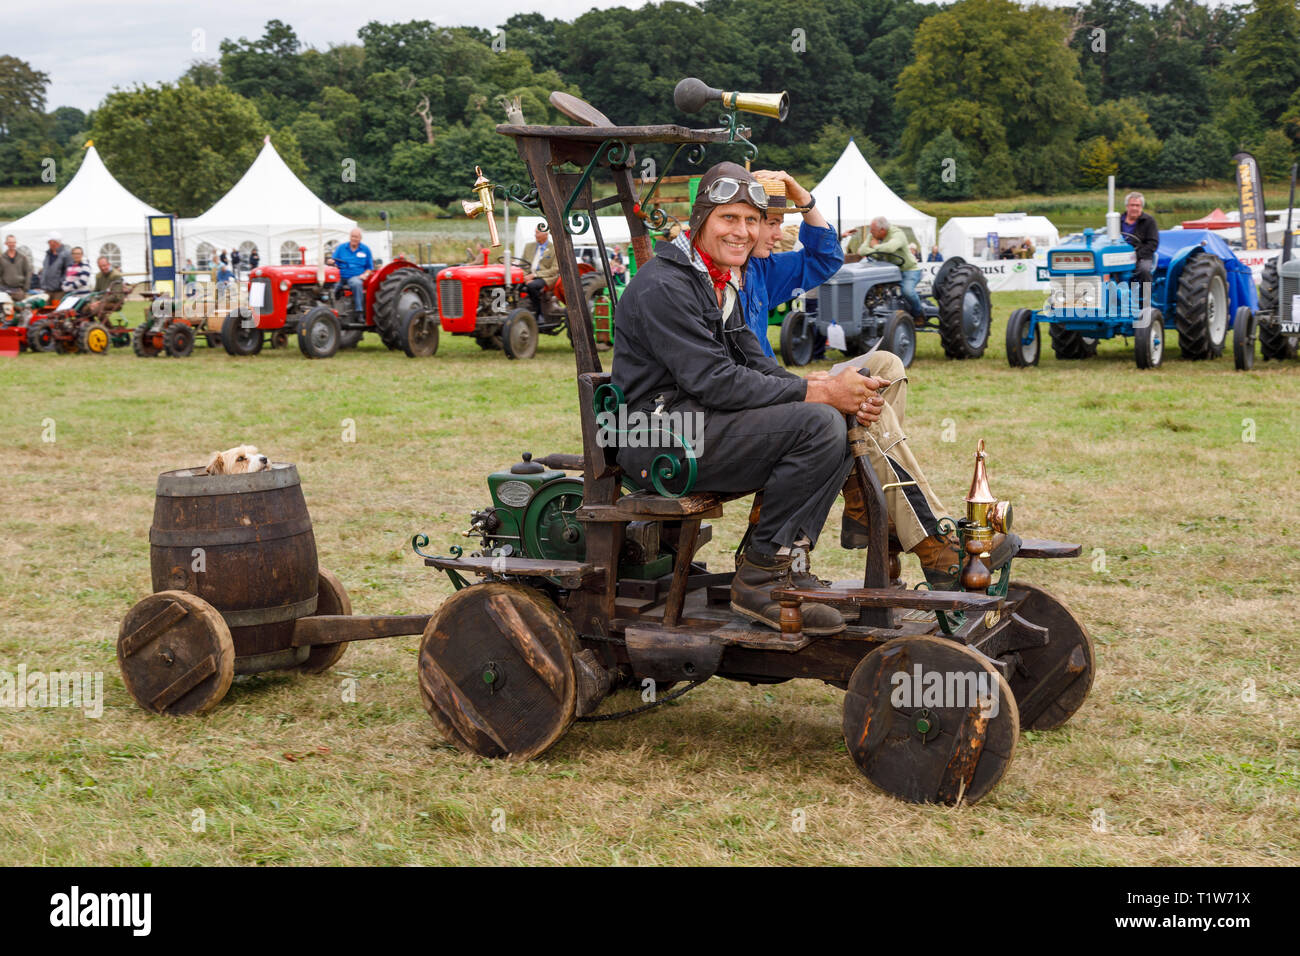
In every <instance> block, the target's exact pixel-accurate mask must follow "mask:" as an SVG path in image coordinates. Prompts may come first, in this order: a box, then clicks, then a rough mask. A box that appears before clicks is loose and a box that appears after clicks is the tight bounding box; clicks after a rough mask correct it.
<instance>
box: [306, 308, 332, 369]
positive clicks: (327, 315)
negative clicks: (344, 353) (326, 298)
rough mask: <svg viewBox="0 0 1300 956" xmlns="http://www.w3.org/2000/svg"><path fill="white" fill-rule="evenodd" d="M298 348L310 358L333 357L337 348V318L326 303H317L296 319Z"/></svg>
mask: <svg viewBox="0 0 1300 956" xmlns="http://www.w3.org/2000/svg"><path fill="white" fill-rule="evenodd" d="M298 350H299V351H300V352H302V354H303V355H305V356H307V357H308V358H310V359H327V358H333V357H334V353H336V352H337V351H338V350H339V320H338V316H336V315H335V314H334V310H333V309H331V308H330V307H329V306H327V305H318V306H316V308H314V309H312V310H311V311H310V312H308V313H307V314H306V315H304V316H303V317H302V318H301V319H300V320H299V321H298Z"/></svg>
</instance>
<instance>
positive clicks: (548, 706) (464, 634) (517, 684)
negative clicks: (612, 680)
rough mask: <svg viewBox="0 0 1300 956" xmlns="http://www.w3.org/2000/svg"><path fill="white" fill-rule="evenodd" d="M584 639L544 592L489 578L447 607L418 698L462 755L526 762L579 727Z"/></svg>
mask: <svg viewBox="0 0 1300 956" xmlns="http://www.w3.org/2000/svg"><path fill="white" fill-rule="evenodd" d="M577 648H578V641H577V637H576V635H575V634H574V631H573V626H572V625H571V624H570V623H569V619H568V618H566V617H565V616H564V615H563V614H561V613H560V611H559V609H558V608H556V606H555V605H554V604H553V603H552V602H551V601H550V599H549V598H547V597H546V596H545V595H543V594H542V593H541V592H540V591H535V590H533V589H532V588H528V587H524V586H522V585H518V584H508V583H505V582H502V581H489V582H486V583H484V584H475V585H473V586H471V587H467V588H462V589H461V590H459V591H457V592H456V593H455V594H453V595H452V596H451V597H450V598H448V599H447V600H446V601H444V602H443V605H442V607H440V608H439V609H438V613H437V614H435V615H434V616H433V618H432V619H431V620H430V621H429V626H428V627H427V628H425V630H424V638H423V639H422V640H421V642H420V662H419V673H420V696H421V697H422V698H423V700H424V707H425V709H426V710H427V711H428V712H429V715H430V716H431V717H432V718H433V722H434V723H435V724H436V725H437V726H438V729H439V730H441V731H442V734H443V736H444V737H446V738H447V740H448V741H449V742H450V743H452V744H454V745H455V746H456V747H458V748H460V749H461V750H463V751H465V752H466V753H473V754H479V755H480V756H483V757H511V758H513V759H516V760H528V759H530V758H532V757H536V756H537V755H538V754H540V753H542V752H543V751H545V750H546V749H547V748H548V747H550V746H551V745H552V744H554V743H555V742H556V741H557V740H559V739H560V737H561V736H562V735H563V734H564V732H565V731H566V730H568V729H569V725H570V724H571V723H573V716H574V708H575V705H576V698H577V688H576V681H575V676H574V670H573V655H574V654H575V653H577Z"/></svg>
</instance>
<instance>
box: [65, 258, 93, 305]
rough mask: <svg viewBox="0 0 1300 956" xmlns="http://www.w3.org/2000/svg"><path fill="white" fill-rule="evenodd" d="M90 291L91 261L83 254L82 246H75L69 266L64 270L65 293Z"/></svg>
mask: <svg viewBox="0 0 1300 956" xmlns="http://www.w3.org/2000/svg"><path fill="white" fill-rule="evenodd" d="M89 291H90V263H89V262H87V261H86V259H85V256H83V255H82V252H81V246H73V247H72V252H71V254H70V256H69V260H68V267H67V268H66V269H65V270H64V272H63V294H64V295H71V294H73V293H78V294H79V293H82V292H89Z"/></svg>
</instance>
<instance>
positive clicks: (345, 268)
mask: <svg viewBox="0 0 1300 956" xmlns="http://www.w3.org/2000/svg"><path fill="white" fill-rule="evenodd" d="M331 255H332V256H333V257H334V265H336V266H338V270H339V285H338V288H339V290H340V291H342V289H343V287H344V286H347V287H348V288H349V289H351V290H352V308H353V309H355V310H356V313H357V315H359V316H364V315H365V314H366V280H367V279H369V278H370V273H372V272H374V270H375V257H374V256H373V255H371V254H370V247H369V246H367V245H366V244H365V243H363V242H362V241H361V230H360V229H353V230H352V231H351V232H350V233H348V241H347V244H346V245H339V246H335V247H334V251H333V252H332V253H331Z"/></svg>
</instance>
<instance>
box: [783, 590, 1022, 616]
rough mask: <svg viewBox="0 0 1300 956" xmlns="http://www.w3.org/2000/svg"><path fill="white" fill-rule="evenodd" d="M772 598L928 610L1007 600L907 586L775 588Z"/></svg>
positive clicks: (984, 606) (982, 606) (977, 607)
mask: <svg viewBox="0 0 1300 956" xmlns="http://www.w3.org/2000/svg"><path fill="white" fill-rule="evenodd" d="M772 597H773V598H774V599H776V600H780V599H781V598H783V597H796V598H799V599H800V600H803V601H816V602H819V603H821V604H832V605H833V604H848V605H852V606H855V607H880V608H895V607H909V608H921V609H922V610H927V611H934V610H940V611H992V610H995V609H997V608H1000V607H1002V602H1003V599H1002V598H1000V597H995V596H993V595H989V594H975V593H973V592H970V591H913V590H907V589H905V588H856V589H853V590H843V591H842V590H839V589H838V588H786V589H783V590H779V591H773V592H772Z"/></svg>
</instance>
